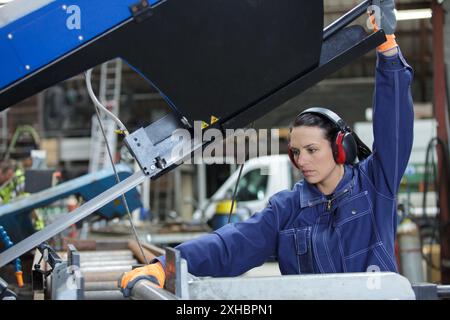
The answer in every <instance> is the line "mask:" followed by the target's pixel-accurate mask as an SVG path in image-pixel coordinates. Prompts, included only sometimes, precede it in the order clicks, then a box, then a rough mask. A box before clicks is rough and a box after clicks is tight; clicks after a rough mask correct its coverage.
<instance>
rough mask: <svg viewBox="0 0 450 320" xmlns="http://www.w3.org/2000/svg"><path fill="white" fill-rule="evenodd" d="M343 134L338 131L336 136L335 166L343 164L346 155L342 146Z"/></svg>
mask: <svg viewBox="0 0 450 320" xmlns="http://www.w3.org/2000/svg"><path fill="white" fill-rule="evenodd" d="M344 137H345V132H342V131H339V133H338V134H337V136H336V154H335V160H336V163H337V164H344V163H345V160H346V154H345V150H344V146H343V144H342V143H343V141H344Z"/></svg>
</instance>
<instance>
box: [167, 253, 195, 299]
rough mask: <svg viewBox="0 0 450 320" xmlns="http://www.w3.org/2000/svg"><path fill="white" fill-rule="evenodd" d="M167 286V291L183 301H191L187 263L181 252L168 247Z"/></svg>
mask: <svg viewBox="0 0 450 320" xmlns="http://www.w3.org/2000/svg"><path fill="white" fill-rule="evenodd" d="M165 249H166V285H165V289H166V290H167V291H169V292H171V293H173V294H174V295H175V296H177V297H178V298H181V299H189V288H188V286H189V281H188V271H187V261H186V260H185V259H183V258H181V255H180V251H178V250H177V249H173V248H170V247H166V248H165Z"/></svg>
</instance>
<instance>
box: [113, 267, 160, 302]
mask: <svg viewBox="0 0 450 320" xmlns="http://www.w3.org/2000/svg"><path fill="white" fill-rule="evenodd" d="M143 279H145V280H149V281H151V282H153V283H154V284H155V285H156V286H157V287H158V288H163V287H164V282H165V280H166V274H165V272H164V268H163V266H162V264H161V263H160V262H157V263H152V264H149V265H146V266H144V267H140V268H136V269H134V270H131V271H128V272H125V273H124V274H123V275H122V276H121V277H120V279H119V288H120V290H121V291H122V293H123V295H124V296H125V297H129V296H130V294H131V290H132V289H133V286H134V285H135V284H136V283H137V282H138V281H140V280H143Z"/></svg>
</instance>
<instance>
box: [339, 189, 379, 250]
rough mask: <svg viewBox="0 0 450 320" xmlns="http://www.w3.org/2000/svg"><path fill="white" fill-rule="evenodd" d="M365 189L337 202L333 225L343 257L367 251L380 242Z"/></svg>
mask: <svg viewBox="0 0 450 320" xmlns="http://www.w3.org/2000/svg"><path fill="white" fill-rule="evenodd" d="M367 194H368V193H367V191H365V192H362V193H360V194H357V195H356V196H353V197H351V198H350V199H348V200H344V201H343V202H342V203H340V204H339V208H338V209H337V213H336V219H335V222H334V226H335V228H336V231H337V233H338V236H339V240H340V244H341V247H342V249H343V253H344V259H348V258H352V257H355V256H357V255H359V254H363V253H366V252H368V251H369V250H370V249H372V248H373V247H375V246H377V245H379V244H381V242H380V238H379V236H378V232H377V229H376V224H375V219H374V216H373V212H372V208H371V205H370V201H369V198H368V195H367Z"/></svg>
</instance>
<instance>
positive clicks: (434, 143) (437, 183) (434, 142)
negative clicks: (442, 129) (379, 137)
mask: <svg viewBox="0 0 450 320" xmlns="http://www.w3.org/2000/svg"><path fill="white" fill-rule="evenodd" d="M438 146H439V147H440V148H441V152H442V154H443V158H444V159H443V165H442V167H443V175H442V177H441V178H440V179H437V172H436V170H437V168H436V162H435V158H434V153H433V152H431V150H432V148H433V147H438ZM430 157H431V163H430ZM430 166H431V170H432V175H433V182H434V190H435V192H436V195H437V197H436V198H437V199H436V202H437V207H438V208H439V200H440V197H442V196H444V195H441V194H440V190H441V188H442V186H443V184H444V183H447V185H449V178H450V176H449V169H450V163H449V157H448V147H447V145H446V144H445V142H444V141H442V140H441V139H440V138H438V137H435V138H433V139H431V140H430V142H429V144H428V146H427V152H426V158H425V169H424V191H423V198H422V210H423V213H422V219H423V220H424V221H425V223H424V224H425V226H431V227H432V230H431V233H430V234H429V237H430V242H429V245H430V254H429V255H430V256H429V257H427V256H425V255H424V254H423V252H422V257H423V259H424V260H425V261H426V263H427V265H429V266H430V267H431V268H432V269H435V270H440V268H439V267H438V266H436V265H434V264H433V263H432V261H431V254H432V251H431V246H432V245H433V243H435V242H436V240H437V239H438V237H439V235H440V232H439V233H438V234H437V232H438V231H440V230H439V229H441V228H443V227H445V226H439V221H440V218H439V216H440V211H439V212H438V213H437V216H436V217H435V219H434V221H432V219H431V218H428V217H427V215H426V208H427V199H426V197H427V193H428V184H429V174H430V172H429V171H430ZM445 196H446V197H447V198H448V199H450V192H449V190H447V195H445ZM439 209H440V208H439ZM425 226H422V227H421V229H423V228H424V227H425ZM420 235H421V236H420V241H421V244H422V245H423V242H424V239H423V238H424V235H423V230H421V234H420Z"/></svg>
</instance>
